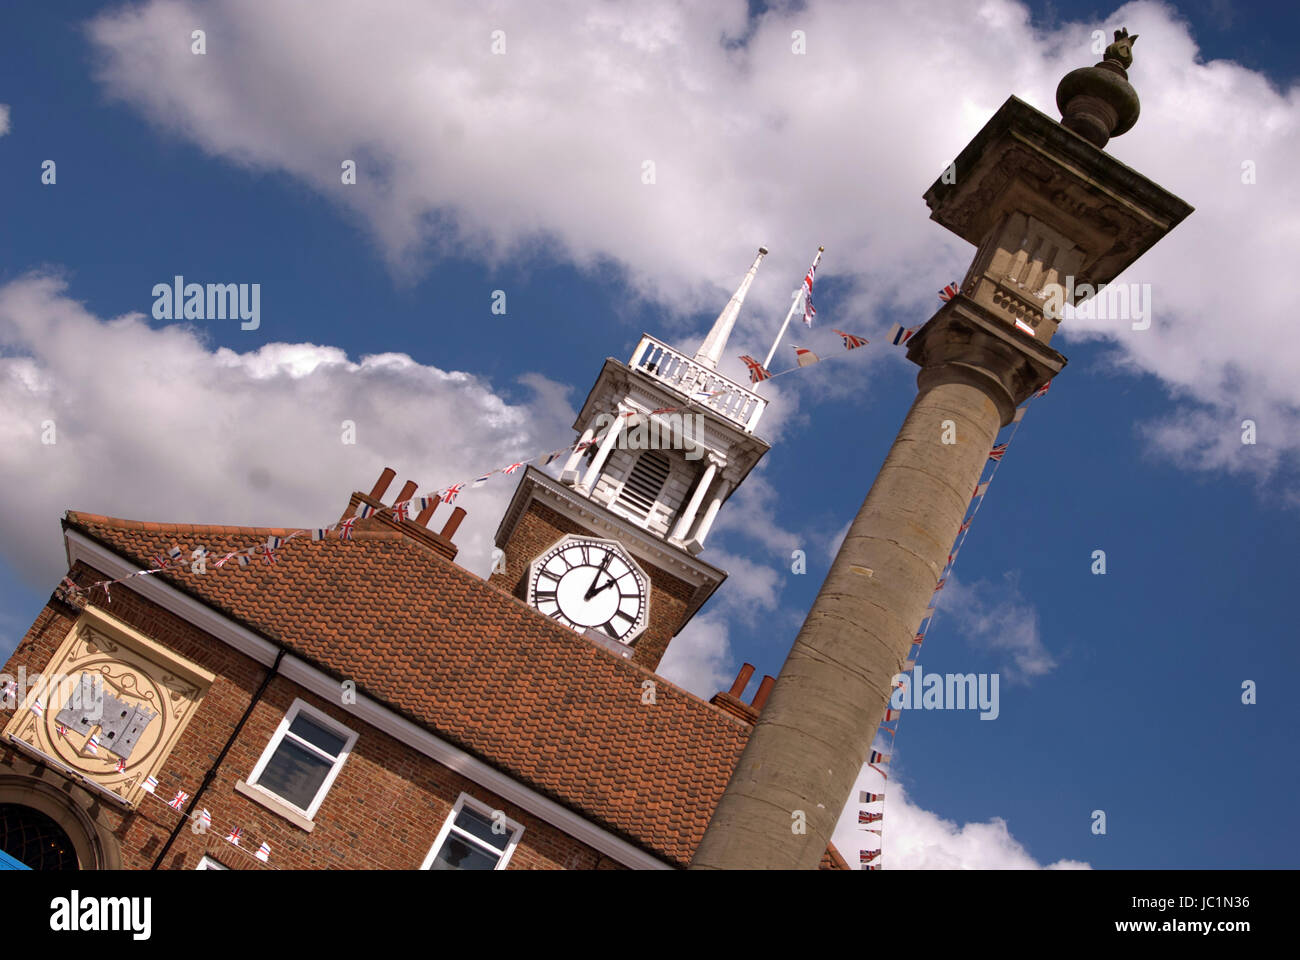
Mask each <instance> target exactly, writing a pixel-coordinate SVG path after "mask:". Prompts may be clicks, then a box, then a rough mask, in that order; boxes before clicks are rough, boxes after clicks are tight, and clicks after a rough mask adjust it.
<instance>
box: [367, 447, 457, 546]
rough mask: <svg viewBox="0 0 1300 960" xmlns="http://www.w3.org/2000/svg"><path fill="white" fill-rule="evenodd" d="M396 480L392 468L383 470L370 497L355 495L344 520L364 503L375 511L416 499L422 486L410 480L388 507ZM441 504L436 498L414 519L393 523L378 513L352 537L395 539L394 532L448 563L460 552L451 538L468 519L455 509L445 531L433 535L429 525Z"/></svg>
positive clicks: (439, 499)
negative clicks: (389, 495) (423, 546)
mask: <svg viewBox="0 0 1300 960" xmlns="http://www.w3.org/2000/svg"><path fill="white" fill-rule="evenodd" d="M396 478H397V471H395V470H393V468H392V467H384V470H383V472H382V473H380V475H379V479H378V480H376V481H375V485H374V487H372V488H371V490H370V492H369V493H360V492H355V493H353V494H352V497H351V499H350V500H349V501H348V506H347V509H346V510H344V511H343V516H344V517H345V518H346V517H353V516H356V512H357V508H358V507H359V506H360V505H361V504H363V503H365V504H368V505H369V506H372V507H375V508H376V509H382V508H384V507H391V506H392V505H393V504H394V503H401V502H402V501H403V500H411V499H412V498H413V497H415V495H416V493H417V491H418V490H419V489H420V485H419V484H418V483H416V482H415V481H414V480H407V481H406V483H404V484H403V485H402V489H401V491H400V492H399V493H398V494H397V496H396V497H394V498H393V501H392V503H385V502H384V500H383V496H384V494H385V493H386V492H387V491H388V488H389V487H390V486H392V483H393V480H395V479H396ZM441 503H442V500H441V498H439V497H433V498H432V500H431V502H430V503H429V505H428V506H427V507H425V508H424V509H423V510H421V511H420V513H419V515H418V516H416V517H415V519H409V518H408V519H406V520H397V519H394V517H393V515H392V514H391V513H387V512H384V513H377V514H375V516H373V517H371V518H369V519H366V520H359V521H357V525H356V527H355V528H354V532H353V536H354V537H357V538H366V537H384V536H394V535H395V534H394V531H396V532H398V533H400V534H401V535H404V536H407V537H410V538H411V539H413V540H416V541H418V542H419V543H422V544H424V545H425V546H427V547H430V548H431V549H433V550H434V551H435V552H436V553H439V554H441V555H442V556H444V557H446V558H447V559H448V560H455V559H456V554H457V553H458V552H459V548H458V547H457V546H456V545H455V544H454V543H452V539H451V538H452V537H454V536H455V535H456V531H457V530H458V529H459V528H460V525H461V522H462V521H463V520H464V519H465V508H464V507H456V508H455V509H454V510H452V511H451V515H450V516H448V517H447V520H446V522H445V523H444V524H443V527H442V531H441V532H440V533H434V532H433V531H432V530H430V529H429V528H428V523H429V521H430V520H431V519H433V514H434V511H435V510H437V509H438V507H439V506H440V505H441Z"/></svg>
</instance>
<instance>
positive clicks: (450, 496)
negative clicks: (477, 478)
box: [443, 483, 465, 503]
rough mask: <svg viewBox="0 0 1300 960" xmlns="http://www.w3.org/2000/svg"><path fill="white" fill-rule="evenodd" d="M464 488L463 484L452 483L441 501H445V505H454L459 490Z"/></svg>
mask: <svg viewBox="0 0 1300 960" xmlns="http://www.w3.org/2000/svg"><path fill="white" fill-rule="evenodd" d="M464 488H465V484H463V483H453V484H452V485H451V486H450V487H448V488H447V492H446V494H445V495H444V496H443V499H444V500H446V501H447V503H455V502H456V497H458V496H459V495H460V492H461V490H463V489H464Z"/></svg>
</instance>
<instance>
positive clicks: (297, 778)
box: [257, 737, 333, 810]
mask: <svg viewBox="0 0 1300 960" xmlns="http://www.w3.org/2000/svg"><path fill="white" fill-rule="evenodd" d="M332 767H333V764H331V763H329V762H327V761H325V760H322V759H321V758H320V757H318V756H316V754H314V753H312V752H311V751H310V750H308V749H307V748H306V747H303V746H300V745H299V744H297V743H294V742H293V741H292V740H290V739H289V738H287V737H286V738H285V739H283V740H281V741H280V745H279V746H278V747H276V749H275V755H274V756H272V757H271V759H270V760H269V761H268V762H267V764H266V769H265V770H263V771H262V776H261V777H260V778H259V779H258V781H257V783H258V785H259V786H262V787H265V788H266V789H267V790H270V791H271V792H272V793H274V794H276V795H278V796H281V797H284V799H286V800H288V801H289V802H290V803H292V804H294V805H295V806H298V807H300V808H302V809H303V810H306V809H307V808H308V807H309V806H311V802H312V800H314V799H315V798H316V791H317V790H319V789H320V785H321V784H322V783H324V782H325V775H326V774H328V773H329V772H330V769H331V768H332Z"/></svg>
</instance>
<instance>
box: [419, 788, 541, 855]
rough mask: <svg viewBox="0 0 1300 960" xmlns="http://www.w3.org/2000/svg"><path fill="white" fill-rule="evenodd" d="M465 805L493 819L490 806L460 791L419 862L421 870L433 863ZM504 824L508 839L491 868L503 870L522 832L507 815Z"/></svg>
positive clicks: (476, 841) (519, 825) (520, 826)
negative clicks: (499, 856)
mask: <svg viewBox="0 0 1300 960" xmlns="http://www.w3.org/2000/svg"><path fill="white" fill-rule="evenodd" d="M465 807H469V808H470V809H471V810H474V811H476V812H478V813H481V814H483V815H484V816H486V817H487V818H488V819H489V820H493V819H495V817H494V815H495V814H496V811H495V810H493V809H492V808H491V807H490V806H488V805H487V804H486V803H484V802H483V801H482V800H479V799H477V798H476V797H471V796H470V795H469V794H468V793H462V794H461V795H460V796H459V797H457V798H456V805H455V806H453V807H452V808H451V813H450V814H448V815H447V819H446V820H445V821H443V824H442V829H441V830H439V831H438V836H437V838H436V839H435V840H434V841H433V846H431V847H430V848H429V852H428V853H427V854H426V855H425V857H424V863H422V864H420V869H421V870H428V869H429V868H430V867H431V866H432V865H433V860H434V857H436V856H437V855H438V851H439V850H441V849H442V845H443V844H444V843H446V842H447V837H448V836H450V835H451V828H452V826H453V825H454V824H455V823H456V817H458V816H459V815H460V811H461V810H462V809H464V808H465ZM502 812H503V813H504V812H505V811H502ZM506 826H507V827H508V828H509V829H510V841H509V842H508V843H507V844H506V848H505V850H504V851H503V852H502V853H501V859H499V860H498V861H497V865H496V866H495V867H493V868H492V869H493V870H504V869H505V868H506V864H508V863H509V862H510V858H511V857H512V856H514V854H515V847H517V846H519V838H520V837H521V836H523V833H524V828H523V825H522V824H519V823H516V822H515V821H513V820H511V819H510V818H509V817H506ZM473 843H475V844H476V845H479V846H481V845H482V841H481V840H477V839H476V840H474V841H473Z"/></svg>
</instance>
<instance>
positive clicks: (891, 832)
mask: <svg viewBox="0 0 1300 960" xmlns="http://www.w3.org/2000/svg"><path fill="white" fill-rule="evenodd" d="M884 784H885V782H884V781H883V780H882V779H881V778H880V775H879V774H877V773H876V772H875V771H873V770H871V769H870V768H869V767H863V768H862V773H861V774H860V775H859V777H858V782H857V783H855V784H854V785H853V793H852V794H851V795H850V796H849V801H848V803H847V804H846V805H845V807H844V812H843V813H841V814H840V819H839V821H838V822H837V823H836V825H835V831H834V833H833V834H832V835H831V842H832V843H834V844H835V848H836V849H837V850H839V851H840V853H841V855H843V857H844V859H846V860H847V861H848V862H849V866H850V867H854V868H856V867H857V866H858V854H859V851H860V850H863V849H868V850H872V849H877V848H879V847H880V846H881V844H880V841H879V839H878V838H877V837H876V835H875V834H871V833H867V832H866V831H865V830H864V829H863V828H862V827H859V826H858V811H859V810H860V809H863V807H862V805H861V804H859V803H858V794H859V792H860V791H863V790H867V791H870V792H873V793H881V792H887V795H888V800H887V801H886V804H885V806H884V807H883V808H882V807H881V805H880V804H878V803H876V804H872V805H870V806H868V807H866V808H865V809H867V810H876V811H879V810H881V809H884V810H885V811H886V814H887V820H886V821H885V822H884V823H883V824H879V823H878V824H873V826H875V827H878V828H883V830H884V837H885V843H884V853H883V854H882V856H881V858H880V859H879V860H878V861H876V862H878V863H880V864H882V865H883V866H884V867H885V868H886V869H889V870H1041V869H1047V870H1090V869H1092V868H1091V866H1089V865H1088V864H1087V863H1083V862H1081V861H1078V860H1057V861H1056V862H1055V863H1051V864H1047V865H1043V864H1041V863H1039V862H1038V861H1037V860H1035V859H1034V858H1033V857H1032V856H1030V854H1029V852H1028V851H1027V850H1026V849H1025V848H1024V846H1023V845H1022V844H1021V843H1020V842H1019V841H1018V840H1016V838H1015V837H1013V836H1012V835H1011V831H1010V830H1009V829H1008V827H1007V823H1006V821H1005V820H1003V819H1002V818H1001V817H994V818H992V819H991V820H989V821H988V822H987V823H966V824H960V825H959V824H957V823H954V822H953V821H951V820H945V819H944V818H943V817H940V816H939V815H938V814H935V813H931V812H930V811H928V810H923V809H921V808H920V807H919V806H917V805H916V804H914V803H913V802H912V800H911V798H910V797H908V795H907V790H906V789H905V788H904V787H903V785H902V783H900V782H899V781H898V780H897V779H896V778H893V777H891V778H890V780H889V785H888V787H886V786H885V785H884Z"/></svg>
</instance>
